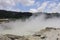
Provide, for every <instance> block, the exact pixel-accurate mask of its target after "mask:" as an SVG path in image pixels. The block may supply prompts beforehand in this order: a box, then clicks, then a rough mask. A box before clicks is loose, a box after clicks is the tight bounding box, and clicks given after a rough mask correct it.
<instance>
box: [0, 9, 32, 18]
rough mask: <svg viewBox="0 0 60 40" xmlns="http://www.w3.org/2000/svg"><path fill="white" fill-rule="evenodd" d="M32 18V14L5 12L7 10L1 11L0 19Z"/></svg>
mask: <svg viewBox="0 0 60 40" xmlns="http://www.w3.org/2000/svg"><path fill="white" fill-rule="evenodd" d="M30 16H32V13H30V12H13V11H5V10H0V19H4V18H16V19H19V18H29V17H30Z"/></svg>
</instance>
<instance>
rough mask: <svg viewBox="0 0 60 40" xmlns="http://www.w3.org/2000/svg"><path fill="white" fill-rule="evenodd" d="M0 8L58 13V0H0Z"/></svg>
mask: <svg viewBox="0 0 60 40" xmlns="http://www.w3.org/2000/svg"><path fill="white" fill-rule="evenodd" d="M0 9H1V10H9V11H18V12H19V11H20V12H48V13H56V12H58V13H60V0H0Z"/></svg>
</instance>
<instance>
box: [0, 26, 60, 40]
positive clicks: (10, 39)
mask: <svg viewBox="0 0 60 40" xmlns="http://www.w3.org/2000/svg"><path fill="white" fill-rule="evenodd" d="M0 40H60V28H52V27H46V28H45V29H42V30H40V31H39V32H36V33H35V34H33V35H25V36H17V35H11V34H6V35H0Z"/></svg>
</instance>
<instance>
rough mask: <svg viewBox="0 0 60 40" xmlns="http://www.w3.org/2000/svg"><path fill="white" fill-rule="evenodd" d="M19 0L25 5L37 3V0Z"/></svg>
mask: <svg viewBox="0 0 60 40" xmlns="http://www.w3.org/2000/svg"><path fill="white" fill-rule="evenodd" d="M19 2H20V3H21V4H23V5H26V6H30V5H33V4H34V3H35V0H19Z"/></svg>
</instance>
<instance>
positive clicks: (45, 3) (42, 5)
mask: <svg viewBox="0 0 60 40" xmlns="http://www.w3.org/2000/svg"><path fill="white" fill-rule="evenodd" d="M48 3H49V2H48V1H47V2H44V3H42V4H41V6H39V7H38V8H37V9H30V12H32V11H33V12H43V11H44V10H45V8H46V7H47V5H48ZM38 5H40V4H38Z"/></svg>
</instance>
